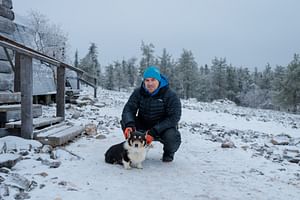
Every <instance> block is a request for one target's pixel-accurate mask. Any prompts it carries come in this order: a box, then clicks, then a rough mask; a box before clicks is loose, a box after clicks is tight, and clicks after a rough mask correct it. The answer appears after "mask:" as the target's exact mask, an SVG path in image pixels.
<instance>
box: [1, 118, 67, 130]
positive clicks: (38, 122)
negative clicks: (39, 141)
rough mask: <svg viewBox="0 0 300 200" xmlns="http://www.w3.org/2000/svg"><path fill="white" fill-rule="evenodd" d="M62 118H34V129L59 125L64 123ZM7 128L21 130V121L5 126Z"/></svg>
mask: <svg viewBox="0 0 300 200" xmlns="http://www.w3.org/2000/svg"><path fill="white" fill-rule="evenodd" d="M62 121H63V118H62V117H51V118H34V119H33V129H38V128H41V127H46V126H51V125H53V124H57V123H59V122H62ZM5 128H16V129H20V128H21V121H15V122H10V123H6V124H5Z"/></svg>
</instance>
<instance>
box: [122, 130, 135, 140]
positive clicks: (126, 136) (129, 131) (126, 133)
mask: <svg viewBox="0 0 300 200" xmlns="http://www.w3.org/2000/svg"><path fill="white" fill-rule="evenodd" d="M131 132H133V128H132V127H127V128H125V130H124V136H125V139H127V138H128V137H129V134H130V133H131Z"/></svg>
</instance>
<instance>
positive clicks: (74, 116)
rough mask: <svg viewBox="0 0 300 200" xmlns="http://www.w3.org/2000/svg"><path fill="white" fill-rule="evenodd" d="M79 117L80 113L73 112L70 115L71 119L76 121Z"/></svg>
mask: <svg viewBox="0 0 300 200" xmlns="http://www.w3.org/2000/svg"><path fill="white" fill-rule="evenodd" d="M80 115H81V112H79V111H77V110H75V111H74V113H73V114H72V118H73V119H78V118H79V117H80Z"/></svg>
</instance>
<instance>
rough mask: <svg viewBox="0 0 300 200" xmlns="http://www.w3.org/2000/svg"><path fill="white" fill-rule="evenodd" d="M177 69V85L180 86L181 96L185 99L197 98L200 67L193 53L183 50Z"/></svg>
mask: <svg viewBox="0 0 300 200" xmlns="http://www.w3.org/2000/svg"><path fill="white" fill-rule="evenodd" d="M176 69H177V70H176V77H177V80H176V84H178V85H177V87H178V88H177V89H179V95H180V96H182V97H183V98H185V99H188V98H192V97H195V96H196V95H195V91H196V90H195V89H196V88H195V87H197V80H198V66H197V63H196V61H195V58H194V56H193V53H192V52H191V51H188V50H185V49H183V52H182V54H181V56H180V58H179V60H178V65H177V67H176Z"/></svg>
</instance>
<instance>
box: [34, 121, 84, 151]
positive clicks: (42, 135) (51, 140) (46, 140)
mask: <svg viewBox="0 0 300 200" xmlns="http://www.w3.org/2000/svg"><path fill="white" fill-rule="evenodd" d="M84 130H85V128H84V126H77V125H76V126H75V125H68V124H63V125H59V124H58V125H56V126H53V127H52V128H51V127H49V128H47V130H46V131H40V132H39V133H37V134H35V137H34V139H36V140H38V141H40V142H41V143H42V144H48V145H51V146H53V147H55V146H59V145H62V144H65V143H67V142H69V141H71V140H73V139H74V138H75V137H76V136H78V135H80V134H81V133H83V132H84Z"/></svg>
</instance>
